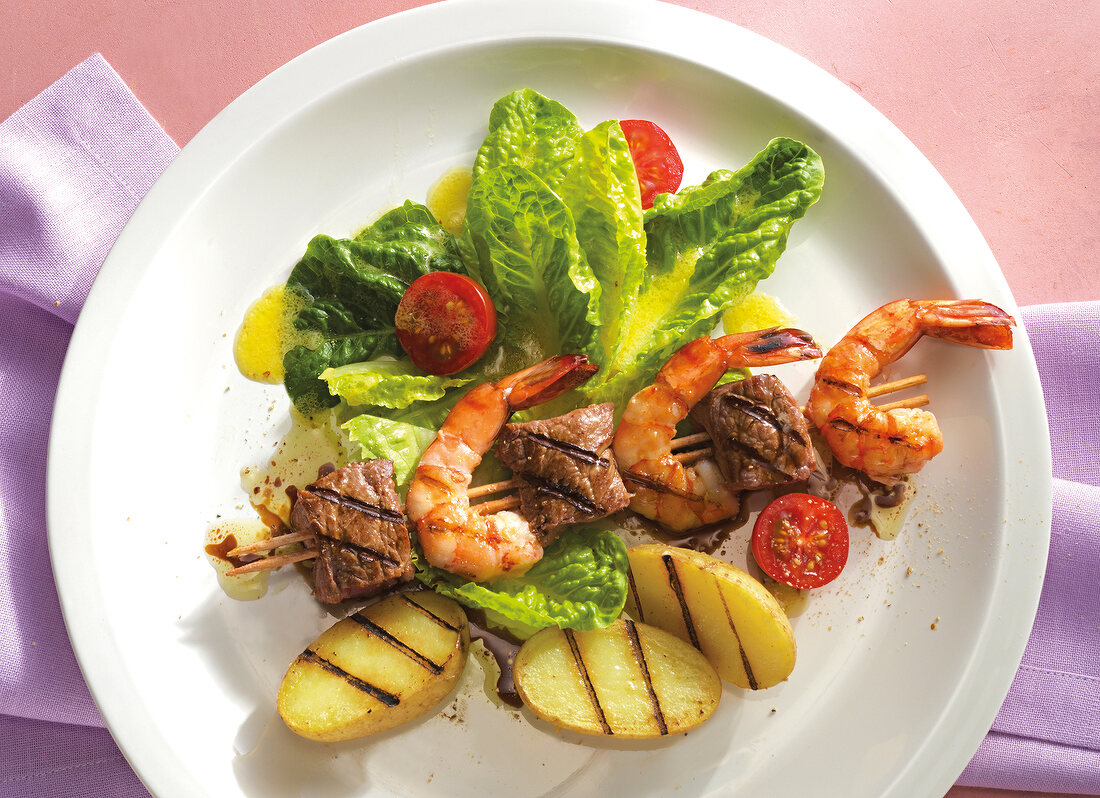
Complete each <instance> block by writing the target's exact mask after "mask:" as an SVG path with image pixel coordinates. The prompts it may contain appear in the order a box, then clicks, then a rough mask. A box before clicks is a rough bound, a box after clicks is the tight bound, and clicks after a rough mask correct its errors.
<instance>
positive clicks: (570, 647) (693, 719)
mask: <svg viewBox="0 0 1100 798" xmlns="http://www.w3.org/2000/svg"><path fill="white" fill-rule="evenodd" d="M515 681H516V689H517V690H518V691H519V694H520V697H521V698H522V699H523V703H524V704H526V705H527V706H528V707H529V708H530V710H531V711H532V712H534V713H535V714H536V715H537V716H538V717H540V718H542V719H543V720H545V721H547V722H548V723H552V724H554V725H555V726H558V727H561V728H565V729H569V730H570V731H575V732H580V733H581V734H595V735H605V736H615V737H622V738H628V739H641V738H647V737H660V736H663V735H668V734H678V733H679V732H684V731H688V730H689V729H693V728H695V727H696V726H698V725H699V724H700V723H702V722H703V721H705V720H706V719H707V718H709V717H710V716H711V715H713V714H714V710H715V709H717V708H718V701H719V699H720V698H721V697H722V682H721V680H720V679H719V678H718V674H717V673H715V671H714V668H713V667H712V666H711V665H710V663H708V662H707V660H706V658H705V657H703V655H702V654H700V653H699V652H698V651H696V650H695V649H694V648H692V647H691V646H690V645H687V644H686V643H684V642H683V641H681V640H679V639H677V638H676V637H674V636H673V635H670V634H669V633H668V632H663V631H661V630H660V629H657V628H656V627H653V626H647V625H646V624H643V623H635V622H634V621H632V620H630V619H629V618H627V619H623V618H619V619H618V620H616V621H615V622H614V623H612V624H611V625H610V626H608V627H606V628H604V629H595V630H592V631H587V632H578V631H574V630H572V629H564V630H563V629H557V628H554V627H551V628H549V629H543V630H542V631H540V632H538V633H537V634H535V635H534V636H532V637H531V639H529V640H528V641H527V642H526V643H524V644H523V646H522V647H521V648H520V650H519V653H518V654H517V655H516V661H515Z"/></svg>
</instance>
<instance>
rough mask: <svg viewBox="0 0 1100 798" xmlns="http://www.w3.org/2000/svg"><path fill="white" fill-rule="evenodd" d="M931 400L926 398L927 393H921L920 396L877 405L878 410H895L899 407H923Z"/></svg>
mask: <svg viewBox="0 0 1100 798" xmlns="http://www.w3.org/2000/svg"><path fill="white" fill-rule="evenodd" d="M929 401H931V400H930V399H929V398H928V394H926V393H922V394H921V395H920V396H914V397H913V398H911V399H899V400H898V401H896V402H887V403H886V404H884V405H878V409H879V410H897V409H898V408H899V407H909V408H913V407H924V406H925V405H926V404H928V403H929Z"/></svg>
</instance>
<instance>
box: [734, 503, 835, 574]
mask: <svg viewBox="0 0 1100 798" xmlns="http://www.w3.org/2000/svg"><path fill="white" fill-rule="evenodd" d="M752 554H753V557H755V558H756V562H757V564H758V565H759V566H760V568H761V570H763V571H764V573H766V574H767V575H768V576H770V577H771V578H772V579H774V580H775V581H777V582H782V583H783V584H785V585H790V586H791V587H797V588H814V587H821V586H822V585H827V584H829V582H832V581H833V580H834V579H836V578H837V577H838V576H839V575H840V572H841V571H842V570H844V564H845V563H846V562H848V522H847V521H845V520H844V514H843V513H842V512H841V511H840V508H838V507H837V506H836V505H835V504H833V503H832V502H830V501H826V500H825V499H821V498H819V497H817V496H811V495H809V494H807V493H788V494H786V495H785V496H780V497H779V498H778V499H776V500H775V501H773V502H772V503H771V504H769V505H768V506H767V507H765V508H764V510H763V511H762V512H761V513H760V515H759V517H758V518H757V519H756V526H754V527H753V530H752Z"/></svg>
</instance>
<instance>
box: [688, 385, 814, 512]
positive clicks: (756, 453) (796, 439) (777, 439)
mask: <svg viewBox="0 0 1100 798" xmlns="http://www.w3.org/2000/svg"><path fill="white" fill-rule="evenodd" d="M691 420H692V421H694V422H695V423H697V424H699V425H701V426H702V427H703V428H704V429H705V430H706V431H707V433H709V435H710V437H711V439H712V440H713V441H714V450H715V459H716V460H717V462H718V468H719V469H720V470H721V472H722V475H723V476H724V477H725V478H726V479H727V480H729V482H730V488H731V489H732V490H757V489H759V488H768V487H772V486H775V485H787V484H789V483H791V482H801V481H802V480H804V479H808V478H809V476H810V474H811V473H813V470H814V467H815V460H814V449H813V444H812V443H811V442H810V433H809V427H808V424H807V422H806V417H805V416H804V415H802V411H801V410H800V409H799V407H798V403H797V402H795V400H794V397H793V396H791V394H790V391H788V390H787V388H786V386H784V385H783V383H782V382H780V381H779V380H778V379H776V378H775V377H773V376H772V375H770V374H757V375H754V376H752V377H749V378H748V379H746V380H742V381H740V382H730V383H726V384H725V385H720V386H719V387H717V388H715V389H714V390H712V391H711V392H710V393H708V394H707V395H706V396H704V397H703V399H702V401H700V402H699V403H698V404H697V405H695V407H694V408H692V410H691Z"/></svg>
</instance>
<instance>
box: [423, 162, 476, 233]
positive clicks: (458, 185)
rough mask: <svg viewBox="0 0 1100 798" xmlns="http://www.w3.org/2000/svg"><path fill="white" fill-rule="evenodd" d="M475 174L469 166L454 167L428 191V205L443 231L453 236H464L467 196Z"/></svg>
mask: <svg viewBox="0 0 1100 798" xmlns="http://www.w3.org/2000/svg"><path fill="white" fill-rule="evenodd" d="M473 180H474V174H473V171H472V170H471V169H470V167H468V166H452V167H451V168H450V169H448V170H447V171H446V172H444V173H443V174H442V175H441V176H440V178H439V179H438V180H437V181H435V183H434V184H432V187H431V188H429V189H428V198H427V205H428V210H430V211H431V212H432V215H433V216H435V218H436V219H438V220H439V224H440V225H442V227H443V229H444V230H446V231H447V232H448V233H450V234H451V235H453V236H455V237H458V236H461V235H462V225H463V222H465V221H466V195H467V194H468V193H469V192H470V185H471V184H472V183H473Z"/></svg>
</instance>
